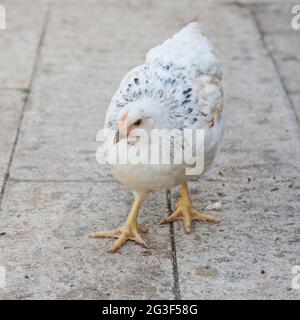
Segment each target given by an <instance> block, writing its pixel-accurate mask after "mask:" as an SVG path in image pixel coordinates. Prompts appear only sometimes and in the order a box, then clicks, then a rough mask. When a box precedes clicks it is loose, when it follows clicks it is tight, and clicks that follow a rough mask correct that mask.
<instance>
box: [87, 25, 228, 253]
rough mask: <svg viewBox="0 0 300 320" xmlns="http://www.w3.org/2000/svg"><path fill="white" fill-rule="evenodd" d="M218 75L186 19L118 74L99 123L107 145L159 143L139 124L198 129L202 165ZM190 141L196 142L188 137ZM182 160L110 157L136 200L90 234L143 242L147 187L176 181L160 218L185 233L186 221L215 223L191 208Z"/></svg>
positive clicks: (219, 104)
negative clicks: (170, 207)
mask: <svg viewBox="0 0 300 320" xmlns="http://www.w3.org/2000/svg"><path fill="white" fill-rule="evenodd" d="M221 75H222V73H221V69H220V66H219V62H218V60H217V58H216V56H215V53H214V48H213V46H212V45H211V44H210V42H209V41H208V39H207V38H206V37H205V36H204V35H203V33H202V32H201V29H200V26H199V24H198V23H196V22H192V23H190V24H188V25H187V26H186V27H184V28H183V29H182V30H181V31H180V32H178V33H177V34H175V35H174V36H173V37H172V38H171V39H168V40H166V41H165V42H164V43H163V44H161V45H159V46H157V47H155V48H153V49H151V50H150V51H149V53H148V54H147V58H146V62H145V64H143V65H140V66H137V67H135V68H134V69H133V70H131V71H130V72H128V73H127V74H126V76H125V77H124V79H123V80H122V81H121V83H120V86H119V89H118V90H117V91H116V93H115V94H114V96H113V97H112V100H111V103H110V105H109V108H108V111H107V114H106V119H105V128H106V129H109V130H111V131H112V132H113V134H114V143H113V145H112V147H111V148H116V147H118V150H119V151H120V154H123V153H124V152H125V151H126V150H127V149H126V148H128V152H129V151H133V153H134V152H136V151H137V148H140V149H139V150H141V149H143V150H144V151H145V150H146V149H147V150H148V147H149V144H150V145H153V144H155V143H159V144H160V143H161V142H157V141H156V142H155V141H154V140H145V138H144V137H143V136H139V135H138V134H136V132H137V131H138V130H144V131H145V132H146V133H147V134H150V133H151V132H152V131H153V130H154V129H168V130H173V129H178V130H179V132H183V131H184V130H185V129H191V130H192V131H195V130H197V129H202V130H203V132H204V145H202V147H204V155H203V159H204V160H203V168H204V171H206V170H208V169H209V168H210V167H211V165H212V161H213V159H214V157H215V154H216V150H217V146H218V143H219V141H220V139H221V134H222V126H221V116H222V109H223V90H222V84H221ZM149 141H150V142H149ZM191 144H192V145H195V142H194V140H192V142H191ZM182 148H184V147H182ZM125 149H126V150H125ZM196 152H197V150H196ZM173 160H174V159H173ZM188 167H189V165H188V164H187V163H186V162H184V161H183V162H182V163H179V164H178V163H174V161H173V162H170V163H166V164H165V163H159V164H153V163H138V164H133V163H131V162H128V163H126V164H123V163H113V164H111V168H112V172H113V174H114V175H115V176H116V177H117V179H118V180H119V181H120V182H121V183H122V184H123V185H125V186H126V187H128V188H129V189H130V190H131V191H132V192H133V194H134V198H135V200H134V203H133V206H132V209H131V211H130V213H129V216H128V218H127V220H126V222H125V223H124V225H123V226H121V227H120V228H118V229H115V230H112V231H100V232H95V233H93V234H92V235H91V236H92V237H93V238H117V240H116V242H115V243H114V244H113V246H112V248H111V251H112V252H116V251H117V250H118V249H120V248H121V247H122V246H123V245H124V244H125V243H126V241H127V240H134V241H135V242H137V243H138V244H140V245H142V246H147V244H146V242H145V240H144V239H143V238H142V236H141V235H140V233H145V232H147V229H146V228H145V227H143V226H140V225H139V224H138V222H137V219H138V213H139V210H140V208H141V206H142V203H143V201H145V199H146V198H147V196H148V194H149V193H150V192H153V191H159V190H162V189H168V188H172V187H175V186H177V185H180V189H181V199H180V200H179V202H178V204H177V207H176V210H175V212H174V213H172V214H171V215H169V216H167V217H166V218H164V219H163V220H162V221H161V223H169V222H173V221H175V220H183V224H184V229H185V231H186V233H190V232H191V224H192V221H193V220H198V221H209V222H214V223H217V222H219V218H217V217H214V216H211V215H208V214H205V213H202V212H198V211H197V210H196V209H195V208H193V206H192V201H191V198H190V195H189V190H188V185H187V183H188V181H189V180H190V179H191V178H192V177H193V175H190V174H187V171H186V170H187V168H188Z"/></svg>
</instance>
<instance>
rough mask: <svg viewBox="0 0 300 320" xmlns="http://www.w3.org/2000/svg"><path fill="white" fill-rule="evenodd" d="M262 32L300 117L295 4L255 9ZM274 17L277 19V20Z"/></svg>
mask: <svg viewBox="0 0 300 320" xmlns="http://www.w3.org/2000/svg"><path fill="white" fill-rule="evenodd" d="M255 16H256V18H257V20H258V24H259V27H260V29H261V32H262V36H263V38H264V40H265V42H266V45H267V47H268V49H269V51H270V53H271V55H272V56H273V58H274V61H275V64H276V66H277V68H278V70H279V72H280V75H281V76H282V80H283V82H284V85H285V86H286V89H287V91H288V94H289V97H290V99H291V101H292V104H293V107H294V108H295V111H296V114H297V117H298V121H299V120H300V57H299V52H300V32H299V30H294V29H293V28H292V26H291V20H292V18H293V17H294V15H292V13H291V6H278V5H273V6H270V7H268V8H264V9H262V10H255ZM274 21H276V23H275V24H274Z"/></svg>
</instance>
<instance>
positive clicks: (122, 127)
mask: <svg viewBox="0 0 300 320" xmlns="http://www.w3.org/2000/svg"><path fill="white" fill-rule="evenodd" d="M128 134H129V130H128V128H127V112H126V113H125V114H124V115H122V117H121V118H120V121H119V124H118V129H117V132H116V135H115V138H114V144H116V143H118V142H119V141H120V140H122V139H127V137H128Z"/></svg>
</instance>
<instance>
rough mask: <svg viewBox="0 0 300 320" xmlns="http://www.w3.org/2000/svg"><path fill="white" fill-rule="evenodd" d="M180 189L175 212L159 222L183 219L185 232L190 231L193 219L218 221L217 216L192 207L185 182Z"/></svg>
mask: <svg viewBox="0 0 300 320" xmlns="http://www.w3.org/2000/svg"><path fill="white" fill-rule="evenodd" d="M180 189H181V198H180V200H179V202H178V203H177V206H176V210H175V212H174V213H172V214H171V215H170V216H168V217H166V218H164V219H163V220H162V221H161V224H163V223H168V222H173V221H175V220H183V225H184V229H185V232H186V233H190V232H191V225H192V221H193V220H199V221H209V222H214V223H217V222H219V221H220V219H219V218H216V217H214V216H211V215H209V214H206V213H202V212H198V211H197V210H196V209H194V208H193V206H192V201H191V198H190V195H189V189H188V185H187V183H182V184H181V186H180Z"/></svg>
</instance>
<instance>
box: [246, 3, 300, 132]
mask: <svg viewBox="0 0 300 320" xmlns="http://www.w3.org/2000/svg"><path fill="white" fill-rule="evenodd" d="M249 11H250V14H251V16H252V19H253V22H254V25H255V27H256V29H257V32H258V34H259V36H260V39H261V42H262V45H263V47H264V48H265V50H266V52H267V55H268V56H269V58H270V60H271V61H272V64H273V66H274V69H275V72H276V73H277V75H278V79H279V81H280V84H281V86H282V89H283V91H284V94H285V96H286V98H287V100H288V103H289V105H290V108H291V109H292V112H293V113H294V117H295V120H296V123H297V127H298V129H300V119H299V117H298V115H297V112H296V107H295V105H294V103H293V101H292V99H291V97H290V94H289V90H288V88H287V86H286V84H285V82H284V80H283V77H282V74H281V72H280V68H279V66H278V64H277V62H276V60H275V58H274V56H273V54H272V52H271V50H270V49H269V47H268V44H267V42H266V39H265V33H264V31H263V29H262V28H261V25H260V23H259V20H258V19H257V16H256V12H255V10H254V9H253V7H252V6H249ZM298 135H299V137H300V130H298Z"/></svg>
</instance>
